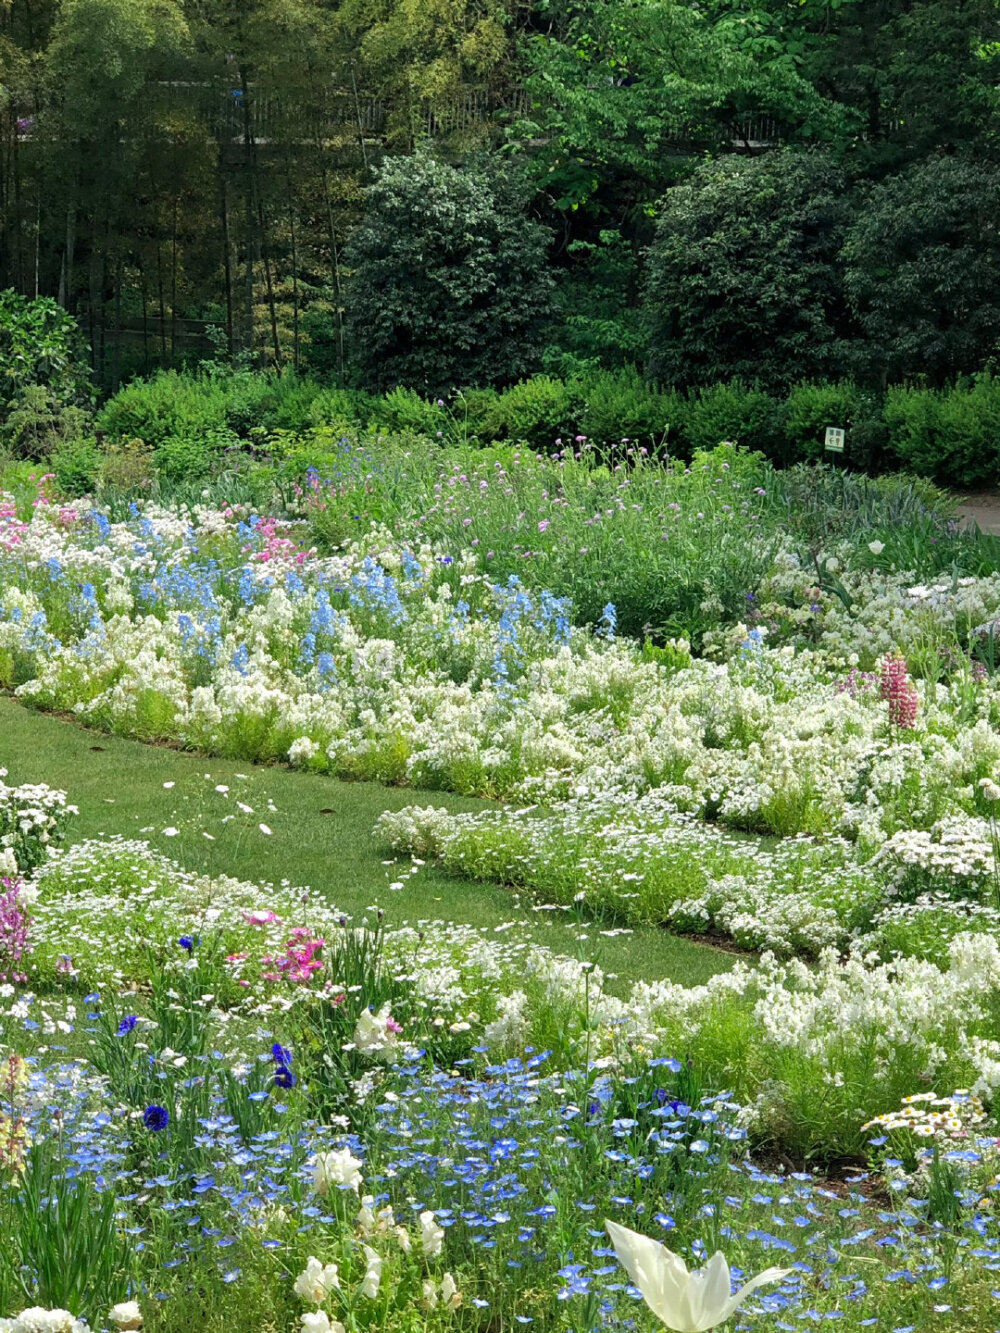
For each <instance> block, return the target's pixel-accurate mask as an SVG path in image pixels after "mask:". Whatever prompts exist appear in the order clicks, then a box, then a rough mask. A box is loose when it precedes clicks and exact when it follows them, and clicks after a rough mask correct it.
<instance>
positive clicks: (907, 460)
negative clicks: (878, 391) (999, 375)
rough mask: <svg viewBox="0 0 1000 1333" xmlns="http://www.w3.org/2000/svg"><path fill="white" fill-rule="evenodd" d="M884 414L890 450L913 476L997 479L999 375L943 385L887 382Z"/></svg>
mask: <svg viewBox="0 0 1000 1333" xmlns="http://www.w3.org/2000/svg"><path fill="white" fill-rule="evenodd" d="M885 418H886V428H887V434H888V441H889V448H890V450H891V452H892V453H893V454H894V455H895V457H896V458H897V459H898V460H899V461H900V462H901V463H902V464H903V465H904V467H906V468H907V469H908V470H909V471H911V472H915V473H917V475H918V476H921V477H933V478H934V479H935V480H937V481H940V482H941V483H943V484H946V485H952V486H995V485H996V484H997V481H998V480H1000V379H995V378H994V377H993V376H992V375H988V374H983V375H977V376H976V377H975V378H973V379H972V380H962V381H959V382H958V383H957V384H956V385H954V386H953V387H951V388H948V389H925V388H917V387H913V386H908V385H902V386H899V387H896V388H891V389H890V390H889V391H888V393H887V394H886V403H885Z"/></svg>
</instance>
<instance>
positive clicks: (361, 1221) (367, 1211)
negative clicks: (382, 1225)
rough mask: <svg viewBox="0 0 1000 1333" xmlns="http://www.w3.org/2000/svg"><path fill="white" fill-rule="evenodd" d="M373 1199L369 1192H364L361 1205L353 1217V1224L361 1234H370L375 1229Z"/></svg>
mask: <svg viewBox="0 0 1000 1333" xmlns="http://www.w3.org/2000/svg"><path fill="white" fill-rule="evenodd" d="M374 1203H375V1200H374V1199H373V1198H372V1196H371V1195H370V1194H366V1195H365V1197H364V1198H363V1199H362V1200H361V1207H360V1208H359V1209H358V1215H357V1217H356V1218H355V1219H354V1225H355V1226H356V1227H357V1228H358V1230H359V1231H360V1232H361V1234H362V1236H370V1235H371V1234H372V1232H373V1231H374V1230H375V1211H374V1208H373V1206H372V1205H373V1204H374Z"/></svg>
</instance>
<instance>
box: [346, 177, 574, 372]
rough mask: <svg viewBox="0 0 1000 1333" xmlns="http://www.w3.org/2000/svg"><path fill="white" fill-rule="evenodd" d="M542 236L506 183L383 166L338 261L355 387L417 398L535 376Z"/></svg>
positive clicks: (546, 297) (541, 321)
mask: <svg viewBox="0 0 1000 1333" xmlns="http://www.w3.org/2000/svg"><path fill="white" fill-rule="evenodd" d="M548 239H549V238H548V234H547V233H546V231H545V229H544V228H543V227H541V226H540V225H539V224H538V223H536V222H533V221H532V220H531V219H530V218H529V217H528V216H527V213H526V209H525V201H524V198H523V192H522V190H521V189H520V188H519V185H518V183H517V181H516V180H515V179H514V178H512V177H511V176H510V175H504V174H500V173H499V172H498V171H497V170H496V168H495V167H493V166H489V165H487V164H486V163H484V162H482V161H479V162H472V163H470V164H469V165H467V166H465V167H464V168H461V169H459V168H456V167H452V166H448V165H446V164H445V163H442V162H440V161H437V160H435V158H434V157H432V156H431V155H430V153H428V152H426V151H422V152H420V153H418V154H417V155H415V156H414V157H411V158H390V159H388V160H387V161H386V162H385V163H384V164H383V166H382V168H381V169H380V170H379V171H378V173H377V174H376V177H375V180H374V182H373V183H372V184H371V185H370V186H369V187H368V188H367V189H366V191H365V214H364V220H363V221H362V223H361V225H360V226H359V227H358V228H357V230H356V231H355V232H354V234H353V236H352V238H351V243H350V247H349V250H348V253H347V263H348V264H349V266H350V267H351V268H352V269H353V273H352V276H351V280H350V284H349V287H348V290H347V316H348V328H349V333H350V337H351V342H352V346H353V349H354V355H355V358H356V364H357V366H358V368H359V371H360V373H361V375H362V377H363V379H364V381H365V383H366V385H368V386H370V387H372V388H377V389H385V388H391V387H392V386H394V385H398V384H406V385H410V386H412V387H415V388H419V389H421V390H423V391H425V392H428V393H446V392H447V391H448V390H450V389H454V388H457V387H460V386H463V385H474V384H479V385H489V384H505V383H508V382H510V381H511V380H515V379H517V377H518V376H520V375H523V374H526V373H528V372H530V371H531V370H534V369H536V367H537V363H538V357H539V352H540V347H541V340H542V336H543V332H544V326H545V322H546V319H547V316H548V315H549V312H550V293H551V287H552V279H551V276H550V274H549V271H548V269H547V267H546V248H547V244H548Z"/></svg>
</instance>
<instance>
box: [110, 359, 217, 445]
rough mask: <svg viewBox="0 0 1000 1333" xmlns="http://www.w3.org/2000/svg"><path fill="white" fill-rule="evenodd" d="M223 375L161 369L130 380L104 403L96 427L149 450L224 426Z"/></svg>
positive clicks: (113, 437) (114, 436) (113, 436)
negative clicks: (147, 377) (144, 445)
mask: <svg viewBox="0 0 1000 1333" xmlns="http://www.w3.org/2000/svg"><path fill="white" fill-rule="evenodd" d="M227 378H228V377H215V376H212V375H190V374H188V375H184V374H180V373H179V372H178V371H176V370H163V371H160V372H159V373H158V374H156V375H153V376H151V377H150V378H149V379H147V380H135V381H133V383H131V384H128V385H126V386H125V388H124V389H121V390H120V391H119V392H118V393H117V394H115V396H114V397H113V398H111V399H109V401H108V402H107V403H106V404H105V405H104V407H103V409H102V410H101V412H100V414H99V415H98V418H97V425H98V427H99V429H101V430H102V431H105V432H106V433H107V434H108V435H110V436H111V438H112V439H123V438H129V439H136V438H138V439H142V440H145V441H146V443H147V444H150V445H152V446H153V447H154V448H156V447H158V446H159V445H161V444H163V442H164V441H165V440H167V439H168V438H171V437H174V436H178V435H184V436H188V437H192V438H193V437H196V436H197V435H199V434H201V433H202V432H205V431H211V430H220V429H223V428H224V427H225V426H226V424H227V422H226V412H227V409H228V407H229V394H228V392H227V387H226V379H227Z"/></svg>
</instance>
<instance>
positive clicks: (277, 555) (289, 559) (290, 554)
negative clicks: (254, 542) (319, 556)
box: [244, 518, 316, 565]
mask: <svg viewBox="0 0 1000 1333" xmlns="http://www.w3.org/2000/svg"><path fill="white" fill-rule="evenodd" d="M254 534H255V536H257V537H259V538H261V540H262V541H263V546H262V547H261V548H260V549H259V550H256V551H251V550H250V549H249V548H244V554H247V555H249V557H250V559H251V560H262V561H265V562H269V563H273V564H281V563H289V564H296V565H304V564H305V562H306V561H307V560H308V559H309V557H310V556H313V555H315V554H316V552H315V550H312V549H311V550H308V551H304V550H303V549H302V548H301V547H300V546H299V545H298V543H297V542H294V541H292V539H291V538H290V537H283V536H281V532H280V529H279V525H278V520H277V519H275V518H262V519H261V520H260V522H259V523H257V525H256V526H255V528H254Z"/></svg>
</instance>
